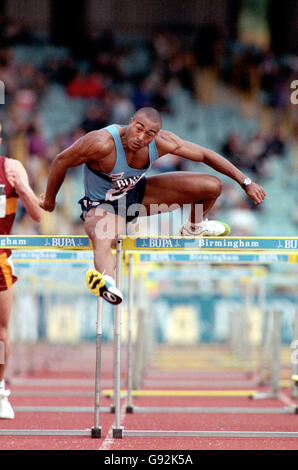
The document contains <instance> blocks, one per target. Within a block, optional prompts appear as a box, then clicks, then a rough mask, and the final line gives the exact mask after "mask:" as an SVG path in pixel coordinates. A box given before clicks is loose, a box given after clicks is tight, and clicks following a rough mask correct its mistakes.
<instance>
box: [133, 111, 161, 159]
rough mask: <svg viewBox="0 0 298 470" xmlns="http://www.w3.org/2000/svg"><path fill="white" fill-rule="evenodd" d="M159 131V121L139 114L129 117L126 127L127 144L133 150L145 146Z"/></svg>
mask: <svg viewBox="0 0 298 470" xmlns="http://www.w3.org/2000/svg"><path fill="white" fill-rule="evenodd" d="M159 131H160V123H159V122H154V121H151V120H150V119H148V118H147V117H146V116H145V115H143V114H141V115H138V116H135V117H133V118H131V120H130V122H129V126H128V128H127V134H126V138H127V146H128V148H129V149H130V150H134V151H135V152H136V151H137V150H139V149H140V148H142V147H146V146H147V145H148V144H150V142H152V140H153V139H154V138H155V137H156V135H157V134H158V132H159Z"/></svg>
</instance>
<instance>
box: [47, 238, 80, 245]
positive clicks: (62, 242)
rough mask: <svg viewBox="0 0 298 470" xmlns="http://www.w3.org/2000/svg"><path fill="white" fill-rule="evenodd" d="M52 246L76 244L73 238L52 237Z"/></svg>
mask: <svg viewBox="0 0 298 470" xmlns="http://www.w3.org/2000/svg"><path fill="white" fill-rule="evenodd" d="M52 246H59V247H69V246H76V244H75V240H74V238H66V237H65V238H64V237H63V238H61V237H59V238H52Z"/></svg>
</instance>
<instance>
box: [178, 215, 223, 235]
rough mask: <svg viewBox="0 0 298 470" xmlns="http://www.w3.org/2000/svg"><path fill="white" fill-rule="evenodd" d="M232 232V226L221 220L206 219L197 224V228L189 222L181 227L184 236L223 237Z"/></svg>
mask: <svg viewBox="0 0 298 470" xmlns="http://www.w3.org/2000/svg"><path fill="white" fill-rule="evenodd" d="M230 233H231V229H230V227H229V226H228V225H227V224H225V223H224V222H220V221H219V220H208V219H204V220H203V221H202V222H201V223H200V224H197V225H196V229H195V230H192V229H191V227H190V225H189V224H187V223H185V224H184V225H182V227H181V228H180V235H181V236H182V237H223V236H225V235H229V234H230Z"/></svg>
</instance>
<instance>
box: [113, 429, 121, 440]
mask: <svg viewBox="0 0 298 470" xmlns="http://www.w3.org/2000/svg"><path fill="white" fill-rule="evenodd" d="M123 430H124V427H123V426H120V427H119V428H113V438H114V439H122V437H123Z"/></svg>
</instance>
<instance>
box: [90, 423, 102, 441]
mask: <svg viewBox="0 0 298 470" xmlns="http://www.w3.org/2000/svg"><path fill="white" fill-rule="evenodd" d="M91 437H92V438H93V439H99V438H100V437H101V426H100V427H98V428H95V427H92V429H91Z"/></svg>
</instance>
